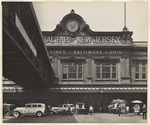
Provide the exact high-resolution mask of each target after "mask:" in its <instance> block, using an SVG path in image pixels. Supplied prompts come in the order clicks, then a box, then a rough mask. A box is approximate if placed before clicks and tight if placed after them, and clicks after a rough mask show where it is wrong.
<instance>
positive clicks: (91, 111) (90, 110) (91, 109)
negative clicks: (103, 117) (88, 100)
mask: <svg viewBox="0 0 150 125" xmlns="http://www.w3.org/2000/svg"><path fill="white" fill-rule="evenodd" d="M89 112H90V115H92V113H93V107H92V105H90V107H89Z"/></svg>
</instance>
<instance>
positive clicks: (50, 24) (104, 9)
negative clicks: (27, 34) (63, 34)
mask: <svg viewBox="0 0 150 125" xmlns="http://www.w3.org/2000/svg"><path fill="white" fill-rule="evenodd" d="M33 7H34V9H35V13H36V16H37V19H38V22H39V25H40V28H41V30H42V31H53V30H54V29H55V28H56V25H57V24H59V23H60V21H61V20H62V19H63V17H64V16H66V15H67V14H69V13H70V12H71V10H72V9H74V11H75V13H76V14H78V15H80V16H81V17H82V18H83V20H84V21H85V22H86V24H88V25H89V27H90V29H91V30H92V31H99V32H101V31H108V32H113V31H122V29H123V27H124V24H125V23H124V19H125V18H124V15H125V14H124V12H125V11H124V3H123V2H110V3H108V2H103V3H102V2H33ZM126 26H127V28H128V30H129V31H133V35H132V38H133V41H148V4H147V3H146V2H145V3H144V2H141V3H140V2H138V3H137V2H135V3H131V2H127V3H126Z"/></svg>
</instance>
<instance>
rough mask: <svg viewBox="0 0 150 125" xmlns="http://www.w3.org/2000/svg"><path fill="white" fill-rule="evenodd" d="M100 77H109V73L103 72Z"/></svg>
mask: <svg viewBox="0 0 150 125" xmlns="http://www.w3.org/2000/svg"><path fill="white" fill-rule="evenodd" d="M102 78H110V73H103V74H102Z"/></svg>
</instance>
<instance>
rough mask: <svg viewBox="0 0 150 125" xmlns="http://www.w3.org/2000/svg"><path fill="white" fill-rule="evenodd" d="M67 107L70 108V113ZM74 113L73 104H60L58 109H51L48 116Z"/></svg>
mask: <svg viewBox="0 0 150 125" xmlns="http://www.w3.org/2000/svg"><path fill="white" fill-rule="evenodd" d="M69 107H70V111H69ZM74 111H75V108H74V105H73V104H61V105H59V106H58V107H52V108H51V109H50V112H49V113H50V114H51V115H52V114H59V113H63V114H73V113H74Z"/></svg>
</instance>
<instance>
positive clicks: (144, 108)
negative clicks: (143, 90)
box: [142, 104, 147, 119]
mask: <svg viewBox="0 0 150 125" xmlns="http://www.w3.org/2000/svg"><path fill="white" fill-rule="evenodd" d="M142 112H143V119H146V115H147V107H146V105H145V104H144V105H143V107H142Z"/></svg>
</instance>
